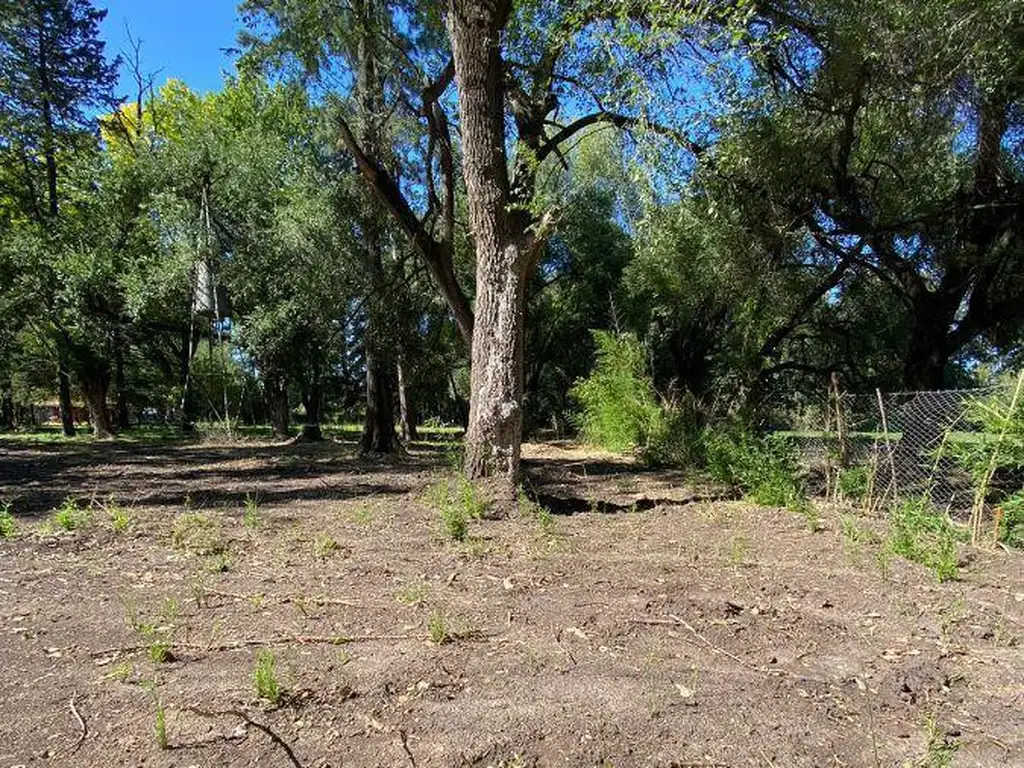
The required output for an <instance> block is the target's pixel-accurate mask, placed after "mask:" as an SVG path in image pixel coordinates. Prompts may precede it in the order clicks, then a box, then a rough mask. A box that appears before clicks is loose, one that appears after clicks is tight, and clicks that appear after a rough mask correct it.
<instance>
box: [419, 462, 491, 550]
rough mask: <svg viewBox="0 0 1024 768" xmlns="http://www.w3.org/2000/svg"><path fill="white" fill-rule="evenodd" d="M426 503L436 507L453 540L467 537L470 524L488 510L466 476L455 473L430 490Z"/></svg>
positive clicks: (443, 526) (444, 526)
mask: <svg viewBox="0 0 1024 768" xmlns="http://www.w3.org/2000/svg"><path fill="white" fill-rule="evenodd" d="M424 502H425V503H426V504H427V506H430V507H432V508H434V509H435V510H437V512H438V514H439V515H440V518H441V526H442V530H443V531H444V534H445V536H446V537H448V538H449V539H452V540H453V541H458V542H462V541H465V540H466V537H467V535H468V532H469V523H470V521H472V520H480V519H482V518H483V517H484V515H485V514H486V513H487V501H486V500H485V499H484V498H483V497H482V496H481V495H480V492H479V491H478V490H477V487H476V486H475V485H474V484H473V483H471V482H470V481H469V480H467V479H466V478H465V477H464V476H463V475H453V476H450V477H447V478H445V479H444V480H442V481H441V482H439V483H437V484H436V485H434V486H432V487H431V488H429V489H428V490H427V493H426V494H425V496H424Z"/></svg>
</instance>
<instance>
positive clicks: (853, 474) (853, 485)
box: [839, 466, 871, 501]
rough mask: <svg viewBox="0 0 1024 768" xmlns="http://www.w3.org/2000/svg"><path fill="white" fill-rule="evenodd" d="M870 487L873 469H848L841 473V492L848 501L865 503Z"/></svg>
mask: <svg viewBox="0 0 1024 768" xmlns="http://www.w3.org/2000/svg"><path fill="white" fill-rule="evenodd" d="M870 487H871V469H870V468H869V467H866V466H855V467H846V468H845V469H843V470H842V471H841V472H840V473H839V492H840V493H841V494H842V495H843V497H844V498H846V499H852V500H854V501H863V500H864V497H865V496H866V495H867V493H868V489H869V488H870Z"/></svg>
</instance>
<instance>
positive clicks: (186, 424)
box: [178, 323, 201, 432]
mask: <svg viewBox="0 0 1024 768" xmlns="http://www.w3.org/2000/svg"><path fill="white" fill-rule="evenodd" d="M200 338H201V336H200V330H199V326H198V325H196V324H194V323H193V324H192V325H190V326H189V328H187V329H186V330H185V332H184V333H183V334H182V336H181V355H180V357H179V360H178V385H179V386H180V387H181V403H180V406H179V407H180V409H181V413H180V414H178V416H179V418H180V419H181V425H180V426H181V429H182V431H183V432H191V431H192V430H193V429H194V428H195V423H196V420H195V398H194V397H193V396H192V356H193V355H194V354H195V352H196V349H197V347H198V346H199V339H200Z"/></svg>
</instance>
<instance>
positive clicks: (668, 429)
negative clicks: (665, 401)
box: [642, 396, 705, 467]
mask: <svg viewBox="0 0 1024 768" xmlns="http://www.w3.org/2000/svg"><path fill="white" fill-rule="evenodd" d="M704 421H705V419H704V415H703V413H702V411H701V408H700V404H699V403H698V402H697V401H696V399H695V398H693V397H692V396H687V397H685V398H683V399H682V400H681V401H680V402H677V403H674V404H672V405H670V406H668V407H666V408H665V409H664V410H662V411H659V413H658V416H657V418H655V419H653V420H652V422H651V424H650V429H649V432H648V434H647V443H646V445H645V446H644V448H643V452H642V458H643V460H644V461H645V462H646V463H647V464H651V465H653V466H659V467H699V466H702V465H703V464H704V460H705V451H704V445H703V436H704Z"/></svg>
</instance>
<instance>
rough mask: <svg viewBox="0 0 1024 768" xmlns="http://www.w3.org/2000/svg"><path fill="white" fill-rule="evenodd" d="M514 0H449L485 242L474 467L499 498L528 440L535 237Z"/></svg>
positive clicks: (468, 465) (508, 496)
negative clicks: (520, 115)
mask: <svg viewBox="0 0 1024 768" xmlns="http://www.w3.org/2000/svg"><path fill="white" fill-rule="evenodd" d="M510 9H511V4H510V2H509V1H508V0H496V1H495V2H481V0H450V2H449V4H448V18H447V23H448V33H449V37H450V39H451V43H452V52H453V57H454V60H455V77H456V81H457V83H458V89H459V115H460V118H461V126H462V147H463V160H462V162H463V172H464V176H465V179H466V191H467V199H468V203H469V218H470V225H471V228H472V231H473V235H474V239H475V246H476V263H477V272H476V308H475V326H474V330H473V350H472V367H471V376H470V405H469V427H468V429H467V432H466V462H465V472H466V475H467V476H468V477H469V478H470V479H472V480H480V479H484V478H490V479H491V480H492V483H491V485H492V489H491V491H492V494H494V496H495V499H496V500H498V501H509V502H513V501H514V499H515V488H516V485H517V484H518V480H519V459H520V446H521V441H522V422H523V414H522V394H523V336H524V334H523V331H524V325H525V297H526V283H527V280H528V277H529V272H530V268H531V267H530V262H531V254H532V252H533V249H534V247H535V245H536V241H535V240H534V238H533V237H532V236H531V235H528V234H527V233H526V228H527V224H528V222H527V221H524V220H523V219H524V216H523V215H522V212H516V211H513V210H511V208H512V206H511V205H510V203H511V194H510V189H509V174H508V164H507V158H506V154H505V124H504V119H505V115H504V89H503V65H502V61H501V49H500V45H501V30H502V28H503V27H504V25H505V23H506V22H507V20H508V15H509V12H510Z"/></svg>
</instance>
